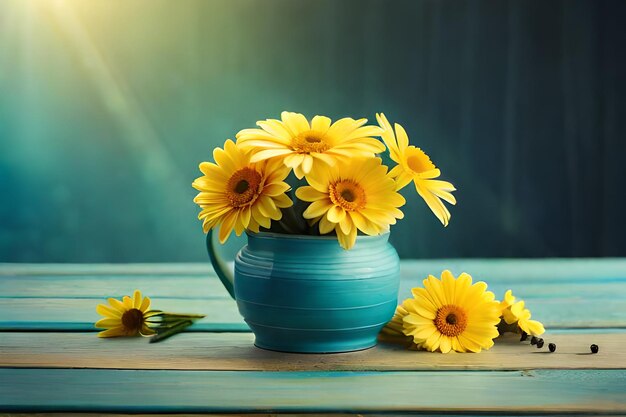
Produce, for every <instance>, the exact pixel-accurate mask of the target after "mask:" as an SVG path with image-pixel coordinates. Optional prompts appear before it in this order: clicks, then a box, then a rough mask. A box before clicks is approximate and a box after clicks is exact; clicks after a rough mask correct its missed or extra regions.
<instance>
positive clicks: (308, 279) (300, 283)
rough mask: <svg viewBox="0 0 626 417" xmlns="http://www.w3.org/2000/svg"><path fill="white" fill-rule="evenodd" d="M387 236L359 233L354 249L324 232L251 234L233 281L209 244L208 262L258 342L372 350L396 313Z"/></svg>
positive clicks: (396, 281)
mask: <svg viewBox="0 0 626 417" xmlns="http://www.w3.org/2000/svg"><path fill="white" fill-rule="evenodd" d="M388 239H389V234H388V233H387V234H384V235H381V236H358V237H357V240H356V244H355V245H354V247H353V248H352V249H351V250H344V249H343V248H341V247H340V246H339V244H338V242H337V239H336V238H331V237H327V236H296V235H278V234H274V233H249V234H248V244H247V245H246V246H244V247H243V248H242V250H241V251H240V252H239V253H238V254H237V257H236V259H235V274H234V290H233V288H232V286H233V278H232V277H231V276H230V275H231V274H230V272H229V271H227V270H225V268H224V263H223V262H221V260H220V259H219V257H217V256H216V253H215V251H214V250H213V248H212V244H213V240H212V238H211V235H210V234H209V235H208V236H207V245H208V249H209V254H210V255H211V256H210V257H211V261H212V262H213V266H214V267H215V269H216V271H217V275H218V276H219V277H220V279H221V280H222V282H223V283H224V285H225V286H226V288H227V290H228V291H229V292H231V293H232V294H233V295H234V297H235V298H236V300H237V306H238V307H239V312H240V313H241V315H242V316H243V317H244V319H245V321H246V323H248V325H249V326H250V328H251V329H252V331H253V332H254V334H255V337H256V338H255V344H256V345H257V346H259V347H262V348H265V349H270V350H279V351H286V352H346V351H353V350H360V349H366V348H369V347H372V346H374V345H375V344H376V341H377V335H378V333H379V332H380V329H381V328H382V327H383V326H384V325H385V324H386V323H387V322H388V321H389V319H390V318H391V316H392V315H393V313H394V311H395V308H396V305H397V298H398V287H399V285H400V259H399V258H398V254H397V253H396V251H395V249H394V248H393V246H391V245H390V244H389V242H388Z"/></svg>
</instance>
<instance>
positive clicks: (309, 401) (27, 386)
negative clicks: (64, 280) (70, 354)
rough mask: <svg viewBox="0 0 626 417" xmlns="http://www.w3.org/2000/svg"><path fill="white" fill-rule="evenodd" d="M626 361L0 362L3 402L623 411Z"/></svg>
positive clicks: (151, 408)
mask: <svg viewBox="0 0 626 417" xmlns="http://www.w3.org/2000/svg"><path fill="white" fill-rule="evenodd" d="M624 392H626V371H624V370H601V371H598V370H593V371H592V370H569V371H548V370H545V371H489V372H480V371H476V372H458V371H435V372H430V371H425V372H257V371H250V372H232V371H144V370H102V369H15V368H9V369H6V368H5V369H0V411H3V412H53V411H54V412H130V413H149V412H154V413H175V412H176V413H203V412H205V413H210V412H227V413H240V412H313V413H315V412H353V413H362V412H380V413H393V412H422V413H428V412H439V413H440V412H462V413H472V412H474V413H478V412H489V413H498V412H500V413H504V414H506V413H507V412H510V413H520V412H523V413H537V412H541V413H543V414H552V413H560V414H563V413H572V414H576V413H615V414H620V413H626V395H624Z"/></svg>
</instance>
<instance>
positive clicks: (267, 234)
mask: <svg viewBox="0 0 626 417" xmlns="http://www.w3.org/2000/svg"><path fill="white" fill-rule="evenodd" d="M390 233H391V231H387V232H385V233H381V234H379V235H373V236H370V235H357V237H356V239H357V240H374V239H377V238H381V237H383V236H388V235H389V234H390ZM246 235H248V236H251V237H271V238H286V239H294V240H337V236H333V235H323V236H316V235H299V234H288V233H276V232H258V233H257V232H252V231H250V230H246Z"/></svg>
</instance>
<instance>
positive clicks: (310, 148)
mask: <svg viewBox="0 0 626 417" xmlns="http://www.w3.org/2000/svg"><path fill="white" fill-rule="evenodd" d="M291 147H292V148H293V150H294V151H296V152H299V153H311V152H320V153H321V152H324V151H327V150H328V149H330V144H328V142H326V140H324V135H323V134H322V133H320V132H317V131H315V130H308V131H306V132H302V133H300V134H299V135H298V136H296V137H295V138H293V139H292V140H291Z"/></svg>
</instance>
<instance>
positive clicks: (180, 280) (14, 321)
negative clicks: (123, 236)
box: [0, 259, 626, 331]
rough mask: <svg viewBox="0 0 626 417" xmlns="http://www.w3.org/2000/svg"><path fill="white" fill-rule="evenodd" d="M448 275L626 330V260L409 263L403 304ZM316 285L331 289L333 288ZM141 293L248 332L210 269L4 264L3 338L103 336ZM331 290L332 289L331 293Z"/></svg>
mask: <svg viewBox="0 0 626 417" xmlns="http://www.w3.org/2000/svg"><path fill="white" fill-rule="evenodd" d="M444 268H450V269H451V270H452V271H453V272H454V273H456V274H458V273H460V272H463V271H467V272H469V273H470V274H472V275H473V276H474V278H475V280H480V279H482V280H485V281H487V282H488V283H489V289H491V290H493V291H494V292H495V293H496V295H497V296H498V297H501V296H502V294H503V293H504V291H505V290H506V289H508V288H512V289H513V290H514V292H515V294H517V295H518V296H519V297H522V298H524V299H525V300H526V301H527V305H528V306H529V308H530V309H531V311H532V312H533V316H534V317H535V318H537V319H539V320H541V321H542V322H544V324H546V327H548V328H549V329H551V330H554V329H567V328H604V329H607V328H613V329H617V328H620V327H621V328H623V327H626V303H624V302H623V300H624V299H626V285H625V283H626V259H542V260H525V259H520V260H511V259H509V260H496V259H493V260H484V259H483V260H459V259H447V260H446V259H443V260H405V261H402V262H401V268H400V270H401V275H402V278H401V283H400V292H399V301H402V300H403V299H405V298H407V297H409V296H410V288H411V287H414V286H418V285H421V281H422V279H423V278H424V277H425V276H426V275H427V274H429V273H433V274H438V273H440V272H441V270H442V269H444ZM277 280H278V279H277ZM281 284H282V286H285V285H287V286H288V285H289V282H288V281H286V280H282V281H281ZM315 284H316V285H319V286H320V287H324V286H325V285H326V282H325V281H317V282H315ZM135 288H139V289H141V290H143V291H144V292H145V293H146V295H149V296H151V297H152V299H153V306H154V307H155V308H161V309H164V310H171V311H180V312H190V313H204V314H207V317H206V318H205V319H204V320H202V321H200V322H198V323H196V324H195V325H194V326H193V327H192V328H191V329H190V330H192V331H245V330H246V329H247V326H246V325H245V323H244V322H243V319H242V318H241V316H240V315H239V313H238V312H237V306H236V305H235V303H234V302H232V301H231V300H230V297H229V296H228V293H227V292H226V290H224V288H223V287H222V286H221V284H220V282H219V281H218V280H217V278H216V275H215V273H214V272H212V271H211V266H210V265H209V263H208V262H207V263H206V264H204V265H200V264H154V265H149V264H128V265H101V264H96V265H72V264H55V265H50V264H48V265H45V264H44V265H37V264H36V265H22V264H2V265H0V330H54V331H65V330H67V331H96V329H94V328H93V327H92V323H93V322H95V320H97V318H98V315H97V314H96V312H95V306H96V305H97V304H98V303H100V302H104V301H105V299H106V298H107V297H111V296H112V297H116V298H119V297H121V296H122V295H124V294H130V293H131V292H132V290H133V289H135ZM378 288H383V289H384V285H383V286H381V287H378ZM329 290H330V289H329V288H328V287H324V291H323V293H326V292H328V291H329ZM259 296H263V294H259ZM318 300H320V302H328V300H324V299H323V298H319V299H318ZM299 302H300V299H299V298H289V299H283V303H284V306H285V307H297V305H298V303H299ZM261 303H263V304H266V303H265V301H262V302H261ZM322 305H324V304H322Z"/></svg>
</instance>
